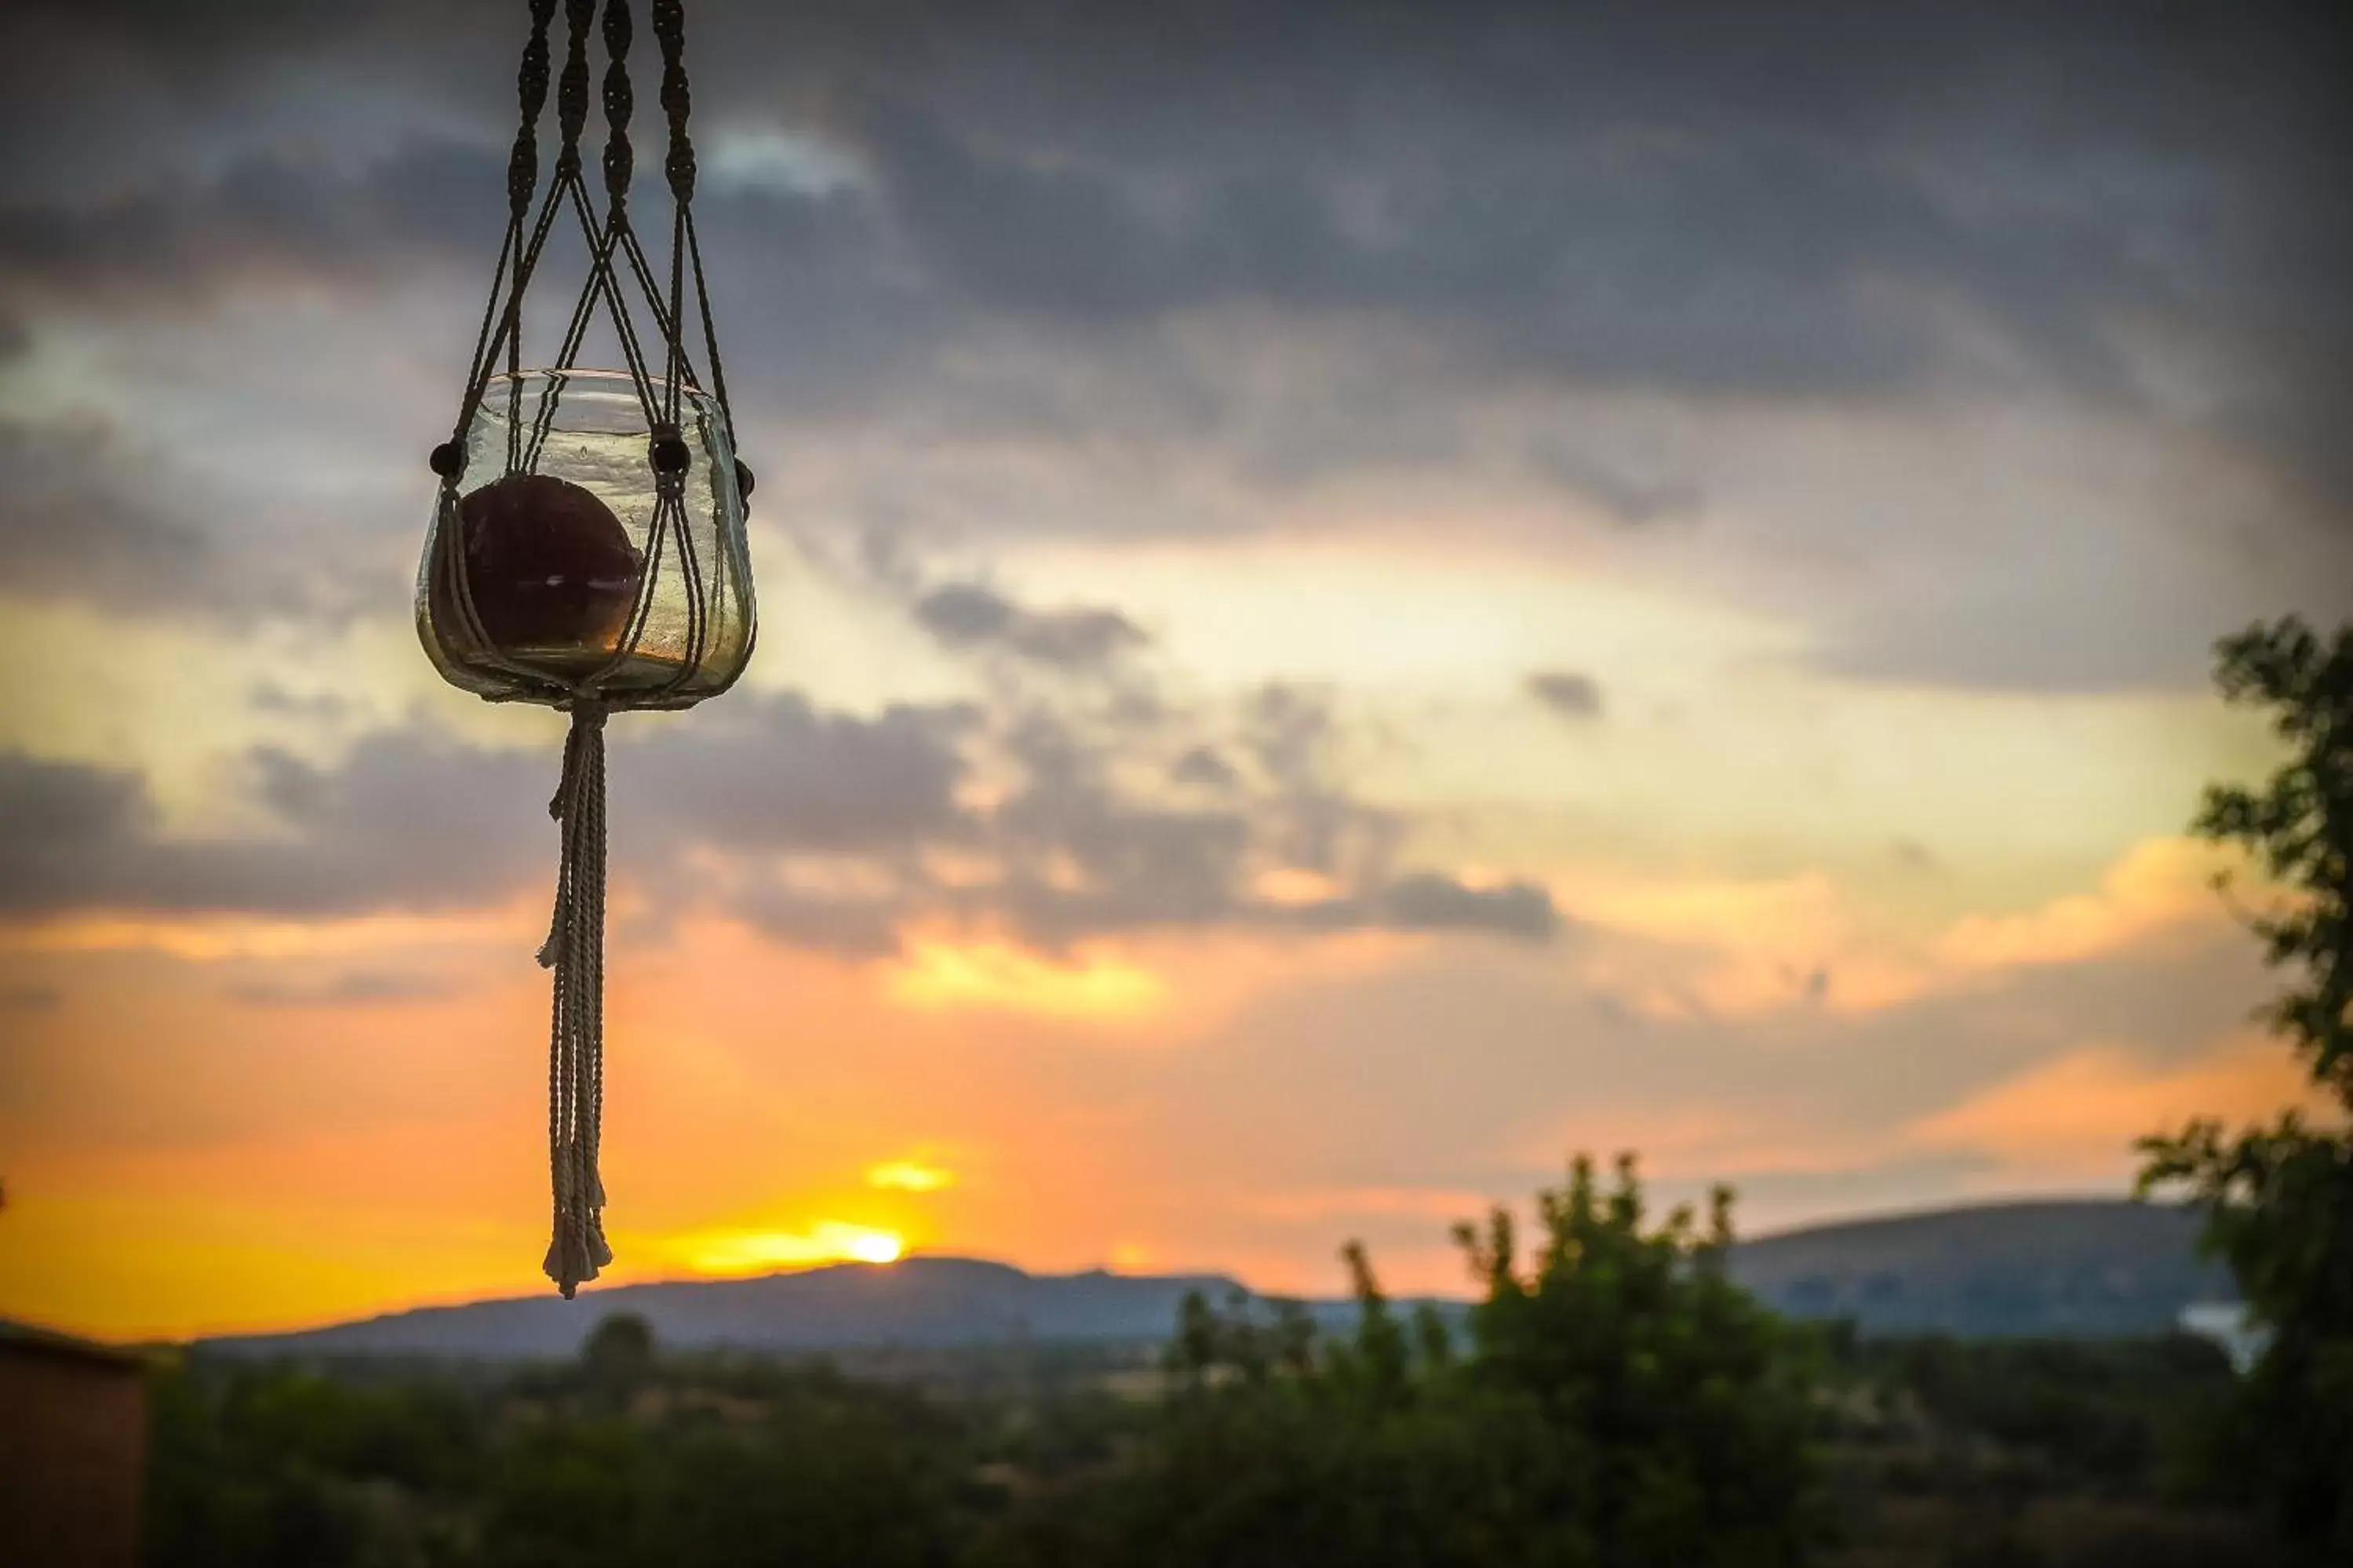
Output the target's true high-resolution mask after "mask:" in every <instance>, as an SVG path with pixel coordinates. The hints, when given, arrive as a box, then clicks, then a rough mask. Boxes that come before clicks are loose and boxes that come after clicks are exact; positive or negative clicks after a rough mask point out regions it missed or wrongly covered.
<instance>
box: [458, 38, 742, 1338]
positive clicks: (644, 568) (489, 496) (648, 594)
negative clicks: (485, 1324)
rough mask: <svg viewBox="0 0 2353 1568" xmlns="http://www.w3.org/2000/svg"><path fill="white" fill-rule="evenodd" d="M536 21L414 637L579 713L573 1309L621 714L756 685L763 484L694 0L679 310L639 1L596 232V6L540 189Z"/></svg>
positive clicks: (678, 244) (555, 1055)
mask: <svg viewBox="0 0 2353 1568" xmlns="http://www.w3.org/2000/svg"><path fill="white" fill-rule="evenodd" d="M530 12H531V37H530V41H529V42H528V43H527V44H526V45H525V47H524V49H523V57H522V70H521V71H520V73H519V74H518V87H519V97H520V100H521V105H522V116H521V122H520V125H519V127H518V129H517V131H516V133H515V141H514V148H513V152H512V156H511V158H510V160H509V163H508V173H507V196H508V218H507V226H506V238H505V242H504V244H503V245H502V246H501V249H500V253H499V260H498V265H497V267H496V268H495V269H494V270H493V273H492V277H491V299H490V303H489V305H488V306H487V307H486V308H485V310H484V312H483V316H482V324H481V330H480V331H479V332H478V333H477V334H476V337H475V343H474V354H473V362H472V368H471V369H470V372H469V374H468V377H467V384H466V388H465V394H464V396H463V398H462V399H461V401H460V405H459V416H458V420H457V424H456V426H455V429H454V432H453V433H452V435H451V437H450V438H449V439H448V441H446V442H444V443H442V444H441V445H440V446H438V447H435V448H434V450H433V454H432V468H433V471H434V472H435V473H437V474H438V475H439V476H440V479H441V484H440V489H439V492H438V499H437V501H436V504H435V507H434V511H433V523H432V527H431V530H430V531H429V532H428V533H427V538H426V542H425V552H424V559H423V561H422V563H420V565H419V568H418V572H417V634H418V636H419V637H420V638H421V639H422V640H423V642H424V644H425V649H426V652H427V654H428V655H429V656H431V658H432V660H433V663H434V665H435V667H436V668H438V669H439V670H440V672H441V674H442V676H443V677H444V679H448V681H449V682H450V684H452V685H454V686H457V687H459V688H461V689H465V690H468V691H471V692H474V693H475V694H477V695H479V696H480V697H483V698H486V699H488V700H491V701H522V702H538V703H543V704H545V705H547V706H550V707H553V708H557V709H561V710H565V711H568V712H569V713H570V714H571V716H572V731H571V735H570V738H569V739H568V740H567V742H565V753H564V776H563V783H562V784H561V786H560V787H559V789H558V791H557V794H556V796H555V799H554V802H553V803H552V804H551V806H550V810H551V811H552V813H553V814H554V816H556V817H557V819H558V820H559V822H560V823H561V824H562V828H563V851H562V861H561V869H560V871H559V874H558V877H557V882H556V895H555V912H554V920H553V921H552V922H551V925H550V929H549V932H548V938H547V942H546V944H545V945H544V946H543V948H542V949H541V950H540V954H539V958H540V962H541V963H542V964H543V965H545V966H546V967H548V968H550V969H551V970H553V971H554V991H555V997H554V1013H553V1023H552V1025H551V1027H550V1038H549V1045H548V1048H549V1064H548V1073H549V1087H550V1096H551V1104H550V1107H549V1122H548V1157H549V1163H550V1165H551V1168H552V1173H553V1186H554V1205H553V1207H554V1216H553V1230H554V1236H553V1238H552V1239H551V1241H550V1242H549V1245H548V1251H547V1258H546V1260H545V1268H546V1270H547V1273H548V1276H549V1278H551V1279H554V1281H555V1282H556V1284H557V1285H558V1287H559V1288H561V1289H562V1290H563V1292H564V1294H565V1296H567V1297H568V1296H570V1295H572V1294H573V1292H574V1290H575V1289H576V1288H577V1287H578V1286H579V1284H580V1283H581V1282H582V1281H583V1280H586V1279H595V1278H596V1274H597V1271H598V1270H599V1269H600V1268H602V1267H603V1266H604V1265H605V1264H607V1263H609V1262H610V1261H611V1260H612V1252H611V1249H610V1248H609V1247H607V1245H606V1242H605V1236H604V1221H603V1210H604V1205H605V1189H604V1182H603V1178H602V1176H601V1174H600V1173H599V1171H598V1164H597V1152H598V1148H597V1145H598V1138H599V1125H600V1121H601V1111H602V1108H603V1100H604V1026H603V986H604V962H603V946H604V923H605V908H604V904H605V899H604V884H605V760H604V723H605V718H606V715H607V713H609V712H611V711H614V710H624V709H631V708H686V707H691V706H692V705H693V704H694V703H696V702H699V701H701V700H702V699H704V698H706V697H712V696H715V695H717V694H718V693H719V692H722V691H724V690H725V689H727V688H728V687H729V686H730V685H731V684H733V681H734V679H735V678H736V677H737V676H738V675H740V674H742V673H743V670H744V664H745V662H746V661H747V660H748V659H749V658H751V654H752V644H753V637H754V626H755V618H754V606H753V596H752V571H751V563H750V560H749V558H748V556H747V553H746V551H745V547H744V503H745V500H746V499H747V498H748V497H749V496H750V494H751V491H752V474H751V470H750V469H749V468H746V467H745V466H744V464H743V462H742V461H741V460H740V459H739V458H737V457H736V455H735V438H734V422H733V416H732V415H731V413H730V411H729V407H728V402H727V384H726V380H725V377H724V375H723V373H722V371H721V369H720V361H719V342H718V338H717V334H716V332H715V331H714V330H713V327H712V313H711V303H710V299H709V295H708V291H707V289H706V288H705V285H704V282H703V276H702V245H701V242H700V240H699V238H698V237H697V236H696V233H695V226H694V214H693V198H694V181H695V163H694V145H693V142H692V141H691V138H690V137H689V135H688V123H687V122H688V118H689V113H690V110H691V99H690V95H689V90H688V86H687V79H686V68H685V63H684V50H685V18H684V13H683V8H682V6H681V4H680V0H652V5H651V14H652V22H653V30H654V35H655V37H656V38H657V40H658V41H659V44H660V47H661V56H662V81H661V103H662V108H663V110H664V111H665V114H666V117H667V120H668V122H669V132H670V145H669V153H668V156H667V158H666V159H665V161H664V164H663V168H664V173H665V174H666V175H667V178H668V183H669V186H670V198H671V215H670V255H669V258H668V260H669V267H668V277H667V289H665V288H664V287H663V280H662V279H660V278H659V275H658V274H657V273H656V271H655V269H654V267H653V265H652V264H651V263H650V262H649V259H648V258H647V256H646V253H645V249H644V247H643V246H642V245H641V244H640V243H639V241H638V235H637V231H636V228H635V226H634V225H633V223H632V221H631V218H630V215H629V206H628V198H629V184H630V177H631V174H632V172H633V163H634V156H633V153H632V152H631V149H630V146H629V140H628V124H629V118H630V114H631V112H632V110H633V108H634V101H633V100H634V95H633V92H632V89H631V87H630V82H629V73H628V51H629V45H630V41H631V32H632V22H631V18H630V12H629V5H628V0H605V3H604V14H603V19H602V31H603V36H604V43H605V52H606V57H607V63H606V70H605V79H604V90H603V100H604V109H605V118H606V122H607V135H606V143H605V150H604V160H603V163H604V175H605V180H604V184H605V195H604V205H603V210H602V211H601V212H599V211H598V209H597V205H596V200H595V198H594V197H593V196H592V195H591V194H590V192H589V189H588V184H587V181H586V178H585V177H584V175H583V173H582V168H581V154H580V138H581V132H582V131H583V129H584V127H585V125H586V120H587V114H588V78H589V67H588V36H589V33H590V30H591V26H592V24H594V23H595V22H596V0H565V23H566V29H567V37H566V52H565V65H564V72H563V76H562V79H561V80H560V82H559V83H558V85H557V89H556V124H557V128H558V131H559V132H560V134H561V137H562V143H561V146H560V148H559V151H558V153H557V155H556V160H555V168H554V174H553V175H552V176H551V177H550V179H549V181H548V183H547V184H546V185H545V187H544V188H543V189H542V188H541V187H540V184H539V147H538V140H537V136H538V123H539V121H540V118H541V115H542V112H543V109H544V106H545V103H546V99H547V88H548V67H549V59H548V38H547V35H548V27H549V24H550V23H551V22H552V21H553V19H554V12H555V0H531V4H530ZM534 197H537V201H536V205H535V211H534ZM567 221H569V222H571V223H575V224H576V225H577V226H578V229H579V232H580V234H581V236H582V237H583V238H584V240H585V241H586V247H587V255H588V271H587V277H586V279H585V280H584V281H583V282H582V284H581V286H580V290H579V293H578V295H577V297H576V300H575V304H574V307H573V310H572V314H571V317H570V319H569V321H568V324H567V325H566V328H565V333H564V336H563V338H562V340H561V342H560V343H559V344H558V346H557V349H556V353H555V354H554V358H553V359H551V360H549V361H547V362H545V364H544V365H543V367H540V368H531V369H526V368H524V365H523V362H522V350H521V340H522V318H523V300H524V297H525V291H526V290H527V289H528V288H529V287H530V285H531V284H532V283H533V281H534V279H535V277H536V274H537V271H538V268H539V263H540V258H541V255H542V253H543V250H544V248H545V246H546V244H547V240H548V237H549V235H550V233H551V232H552V231H553V230H554V227H555V226H557V225H558V224H559V223H563V222H567ZM690 312H691V315H690ZM600 314H601V315H602V316H603V318H604V319H605V320H606V321H607V322H608V323H609V325H610V327H611V329H612V331H613V335H614V337H615V339H616V340H617V342H618V344H619V347H620V354H621V358H622V360H623V364H622V366H621V368H619V369H590V368H584V367H581V366H580V365H578V364H577V363H576V359H577V356H578V354H579V353H580V349H581V345H582V342H584V340H585V338H586V333H587V331H588V329H589V327H590V325H591V324H592V322H593V321H595V320H596V318H597V317H598V316H599V315H600ZM690 321H696V322H699V323H700V325H701V328H702V334H701V335H702V353H703V359H702V366H701V367H699V366H698V365H697V364H696V363H694V361H693V359H692V357H691V354H690V352H689V349H688V344H687V335H688V330H689V323H690ZM502 359H503V361H504V366H503V368H501V360H502ZM704 367H707V369H708V371H709V373H710V374H709V377H708V379H707V380H706V379H705V378H704V377H703V375H702V368H704Z"/></svg>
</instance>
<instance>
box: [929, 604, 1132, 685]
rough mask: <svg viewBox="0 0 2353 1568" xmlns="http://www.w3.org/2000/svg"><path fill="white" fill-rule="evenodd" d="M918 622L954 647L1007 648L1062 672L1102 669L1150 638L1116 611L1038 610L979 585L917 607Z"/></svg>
mask: <svg viewBox="0 0 2353 1568" xmlns="http://www.w3.org/2000/svg"><path fill="white" fill-rule="evenodd" d="M915 620H916V623H917V624H918V625H920V626H922V627H923V629H924V630H925V631H927V632H929V633H931V634H932V635H933V636H934V637H937V638H938V639H939V640H940V641H941V642H943V643H944V644H946V645H948V646H949V647H1002V648H1005V649H1008V651H1010V652H1013V653H1016V654H1018V655H1020V656H1021V657H1022V658H1027V659H1034V660H1036V661H1037V662H1038V663H1039V664H1047V665H1052V666H1055V667H1057V668H1063V669H1082V668H1099V667H1101V666H1103V665H1104V664H1107V663H1109V662H1110V661H1112V660H1113V659H1114V658H1118V657H1119V656H1120V655H1122V654H1124V653H1127V652H1130V651H1132V650H1134V649H1135V648H1138V647H1142V646H1144V644H1145V642H1147V641H1148V640H1150V639H1148V638H1147V637H1145V634H1144V631H1143V629H1142V628H1141V627H1139V626H1137V625H1136V624H1135V623H1134V621H1131V620H1129V619H1128V618H1127V617H1126V616H1124V615H1122V614H1120V613H1119V612H1118V611H1117V610H1113V609H1103V608H1100V607H1096V606H1092V605H1070V606H1066V607H1062V608H1058V609H1050V610H1034V609H1029V608H1027V607H1025V606H1023V605H1017V604H1015V603H1014V602H1013V601H1012V600H1010V599H1008V598H1007V597H1006V596H1005V595H1002V594H999V593H997V591H996V590H995V589H993V588H990V587H987V586H986V585H984V584H978V583H950V584H946V585H944V586H943V587H939V588H934V589H933V590H932V591H931V592H930V593H928V594H926V595H923V598H921V599H920V600H918V601H917V602H916V604H915Z"/></svg>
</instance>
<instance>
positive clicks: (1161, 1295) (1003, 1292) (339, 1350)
mask: <svg viewBox="0 0 2353 1568" xmlns="http://www.w3.org/2000/svg"><path fill="white" fill-rule="evenodd" d="M1233 1289H1238V1287H1237V1286H1236V1285H1235V1283H1234V1281H1232V1280H1231V1279H1227V1278H1225V1277H1224V1276H1222V1275H1208V1274H1201V1275H1194V1274H1171V1275H1121V1274H1107V1273H1103V1272H1102V1271H1100V1270H1098V1271H1094V1272H1091V1273H1085V1274H1028V1273H1024V1272H1023V1271H1022V1270H1020V1269H1018V1268H1012V1267H1010V1266H1009V1265H1007V1264H1003V1263H985V1262H981V1261H979V1260H977V1259H974V1258H930V1257H916V1258H903V1259H902V1260H901V1261H899V1262H897V1263H892V1264H881V1265H877V1264H867V1263H841V1264H835V1265H832V1266H830V1267H828V1268H809V1269H804V1270H801V1271H798V1272H796V1273H791V1274H770V1275H766V1276H764V1277H762V1278H759V1279H697V1280H682V1281H676V1282H672V1283H666V1284H659V1285H617V1286H614V1287H612V1288H610V1289H602V1290H599V1289H593V1288H592V1289H589V1290H587V1291H586V1292H584V1293H583V1294H582V1296H581V1298H580V1299H579V1300H576V1301H566V1300H563V1299H562V1298H561V1297H559V1296H556V1295H554V1294H553V1293H549V1294H546V1295H538V1296H524V1297H518V1298H515V1299H512V1300H499V1301H474V1302H470V1303H468V1304H466V1305H464V1306H458V1307H422V1308H418V1309H417V1310H414V1311H407V1312H395V1313H392V1314H390V1315H388V1316H385V1317H381V1318H368V1319H364V1320H363V1321H358V1322H351V1323H337V1324H335V1325H333V1326H332V1327H331V1328H324V1329H313V1330H311V1331H309V1332H306V1333H293V1334H262V1335H254V1336H250V1337H246V1338H237V1339H220V1340H207V1341H205V1342H204V1345H205V1348H206V1349H208V1350H219V1351H227V1352H235V1353H240V1354H259V1355H273V1354H280V1353H300V1354H304V1355H435V1356H485V1357H491V1356H497V1357H510V1356H511V1357H524V1356H568V1355H571V1354H572V1353H573V1352H575V1351H576V1350H577V1349H578V1348H579V1344H580V1342H581V1339H582V1338H583V1337H584V1336H585V1335H586V1333H587V1331H589V1329H590V1328H592V1327H593V1326H595V1324H596V1321H597V1320H598V1319H600V1318H602V1317H603V1316H605V1315H606V1314H607V1313H608V1312H635V1313H638V1315H639V1316H641V1317H643V1318H644V1319H645V1320H646V1321H647V1322H649V1324H651V1325H652V1327H653V1331H654V1335H655V1337H656V1339H657V1340H658V1341H659V1342H660V1343H662V1344H665V1345H680V1346H693V1347H711V1348H715V1347H721V1346H731V1347H738V1348H742V1349H746V1350H763V1351H819V1350H847V1349H857V1348H868V1347H879V1346H892V1347H898V1348H902V1349H917V1350H934V1349H941V1348H945V1347H949V1346H957V1345H976V1344H1007V1343H1012V1342H1017V1341H1020V1340H1025V1339H1026V1340H1031V1341H1048V1340H1097V1341H1103V1340H1144V1339H1166V1337H1167V1336H1168V1333H1169V1331H1170V1330H1171V1328H1172V1327H1173V1326H1174V1325H1175V1323H1176V1309H1177V1307H1178V1305H1179V1304H1180V1303H1181V1302H1182V1301H1183V1300H1184V1299H1185V1297H1186V1294H1187V1292H1188V1291H1193V1290H1201V1291H1204V1292H1208V1293H1209V1294H1211V1296H1212V1298H1213V1299H1222V1298H1223V1297H1224V1296H1225V1295H1226V1293H1227V1292H1229V1291H1230V1290H1233Z"/></svg>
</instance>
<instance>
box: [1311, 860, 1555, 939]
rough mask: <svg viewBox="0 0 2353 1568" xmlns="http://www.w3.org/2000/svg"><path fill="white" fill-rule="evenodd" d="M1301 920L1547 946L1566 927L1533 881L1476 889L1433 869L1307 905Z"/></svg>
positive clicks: (1548, 897) (1546, 892) (1544, 891)
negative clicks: (1353, 896)
mask: <svg viewBox="0 0 2353 1568" xmlns="http://www.w3.org/2000/svg"><path fill="white" fill-rule="evenodd" d="M1300 918H1301V919H1303V921H1306V922H1307V923H1309V924H1311V925H1318V926H1332V925H1364V926H1377V927H1383V928H1387V929H1390V930H1396V931H1489V932H1493V933H1494V934H1496V935H1499V936H1511V937H1517V938H1519V939H1520V940H1522V941H1524V942H1549V941H1550V940H1552V938H1553V937H1555V936H1556V935H1557V934H1558V933H1559V932H1560V931H1561V930H1562V928H1563V925H1564V923H1565V922H1564V921H1563V920H1562V918H1561V914H1560V910H1558V909H1557V908H1556V907H1555V906H1554V903H1553V899H1552V894H1551V892H1550V891H1549V890H1548V889H1545V888H1544V887H1542V886H1540V885H1539V884H1537V883H1535V882H1528V881H1513V882H1506V883H1503V884H1501V885H1499V886H1494V887H1475V886H1472V885H1471V884H1469V883H1466V882H1464V881H1462V880H1461V879H1459V878H1455V877H1451V876H1446V875H1442V874H1440V873H1438V872H1432V871H1417V872H1412V873H1409V874H1408V875H1405V876H1402V877H1399V878H1398V879H1396V880H1395V881H1393V882H1390V883H1388V884H1387V885H1385V886H1383V887H1380V888H1378V889H1374V891H1373V892H1372V893H1371V894H1370V895H1369V896H1367V897H1366V898H1365V899H1362V900H1341V901H1336V902H1331V903H1323V904H1311V905H1308V906H1306V907H1304V908H1303V909H1302V910H1300Z"/></svg>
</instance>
